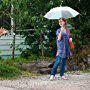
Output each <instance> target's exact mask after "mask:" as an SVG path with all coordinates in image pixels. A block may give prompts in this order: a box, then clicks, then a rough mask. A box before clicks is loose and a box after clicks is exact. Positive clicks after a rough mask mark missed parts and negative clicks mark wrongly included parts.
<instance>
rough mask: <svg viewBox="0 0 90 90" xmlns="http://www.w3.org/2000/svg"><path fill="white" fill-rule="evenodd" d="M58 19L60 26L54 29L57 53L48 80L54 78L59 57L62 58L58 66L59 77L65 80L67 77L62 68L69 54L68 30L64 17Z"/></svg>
mask: <svg viewBox="0 0 90 90" xmlns="http://www.w3.org/2000/svg"><path fill="white" fill-rule="evenodd" d="M58 21H59V25H60V26H61V28H59V29H57V31H56V35H57V54H56V60H55V63H54V65H53V68H52V70H51V76H50V80H53V79H54V76H55V74H56V71H57V68H58V65H59V64H60V61H61V59H62V65H61V68H60V77H61V79H64V80H67V78H66V77H65V76H64V70H65V65H66V60H67V58H68V57H69V56H70V45H69V38H70V31H69V30H68V29H67V22H66V19H64V18H61V19H59V20H58Z"/></svg>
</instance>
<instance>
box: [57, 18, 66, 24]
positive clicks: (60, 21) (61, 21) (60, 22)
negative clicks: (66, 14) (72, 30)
mask: <svg viewBox="0 0 90 90" xmlns="http://www.w3.org/2000/svg"><path fill="white" fill-rule="evenodd" d="M58 21H59V25H60V26H65V25H66V22H65V21H63V20H62V19H59V20H58Z"/></svg>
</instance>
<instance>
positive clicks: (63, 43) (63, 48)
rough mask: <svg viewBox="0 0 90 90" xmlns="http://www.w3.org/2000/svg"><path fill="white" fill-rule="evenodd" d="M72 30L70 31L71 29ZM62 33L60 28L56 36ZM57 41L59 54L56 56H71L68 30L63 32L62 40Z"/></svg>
mask: <svg viewBox="0 0 90 90" xmlns="http://www.w3.org/2000/svg"><path fill="white" fill-rule="evenodd" d="M69 32H70V31H69ZM59 33H60V28H59V29H57V31H56V36H57V37H58V35H59ZM56 41H57V54H56V56H58V55H59V56H60V57H61V58H66V57H69V56H70V45H69V36H68V30H66V33H65V32H62V36H61V40H60V41H58V39H57V40H56Z"/></svg>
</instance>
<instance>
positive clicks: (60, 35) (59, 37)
mask: <svg viewBox="0 0 90 90" xmlns="http://www.w3.org/2000/svg"><path fill="white" fill-rule="evenodd" d="M61 37H62V32H61V31H60V33H59V35H58V41H60V40H61Z"/></svg>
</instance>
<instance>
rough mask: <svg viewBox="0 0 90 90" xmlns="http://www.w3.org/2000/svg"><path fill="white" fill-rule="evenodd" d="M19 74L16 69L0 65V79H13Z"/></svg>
mask: <svg viewBox="0 0 90 90" xmlns="http://www.w3.org/2000/svg"><path fill="white" fill-rule="evenodd" d="M20 74H21V71H20V69H19V68H18V67H16V66H12V65H7V64H0V77H2V78H14V77H17V76H19V75H20Z"/></svg>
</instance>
